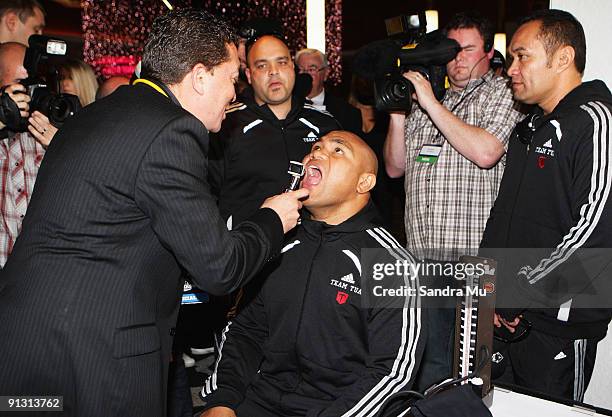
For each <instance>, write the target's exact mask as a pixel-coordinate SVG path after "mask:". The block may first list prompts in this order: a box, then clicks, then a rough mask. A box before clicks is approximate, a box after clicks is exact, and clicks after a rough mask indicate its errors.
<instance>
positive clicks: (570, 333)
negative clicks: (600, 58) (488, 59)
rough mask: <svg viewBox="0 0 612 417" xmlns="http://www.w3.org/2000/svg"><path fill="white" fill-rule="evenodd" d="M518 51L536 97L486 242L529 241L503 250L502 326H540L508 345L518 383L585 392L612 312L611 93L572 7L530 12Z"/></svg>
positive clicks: (519, 92) (561, 392) (520, 93)
mask: <svg viewBox="0 0 612 417" xmlns="http://www.w3.org/2000/svg"><path fill="white" fill-rule="evenodd" d="M509 50H510V53H511V55H512V58H513V63H512V65H511V67H510V68H509V70H508V75H509V76H511V77H512V88H513V91H514V97H515V98H516V99H517V100H519V101H521V102H524V103H527V104H535V105H537V108H536V109H535V110H534V111H533V112H532V114H531V115H530V116H528V117H527V119H526V120H524V121H523V122H521V123H519V125H517V127H516V128H515V130H514V132H513V135H512V137H511V140H510V145H509V149H508V154H507V159H506V170H505V172H504V176H503V179H502V182H501V185H500V191H499V195H498V197H497V200H496V202H495V205H494V207H493V209H492V211H491V217H490V218H489V220H488V223H487V227H486V230H485V233H484V237H483V241H482V246H483V247H485V248H523V249H513V250H511V249H506V250H505V251H498V252H497V253H496V257H498V258H499V259H500V261H501V262H500V268H501V271H500V273H499V275H500V278H501V282H500V286H499V295H498V300H499V302H498V305H499V306H500V307H503V308H502V309H499V310H498V315H497V316H496V325H497V326H498V327H501V328H502V329H504V328H507V329H509V331H510V332H513V333H515V336H513V337H516V336H517V335H518V334H519V333H522V334H524V331H525V326H524V324H525V323H532V325H533V327H532V329H531V331H530V332H529V333H526V334H527V336H526V337H524V338H522V339H521V340H520V341H519V340H517V341H515V342H514V343H511V344H510V345H509V356H510V363H511V365H512V372H511V373H512V376H513V378H514V380H513V382H515V383H517V384H519V385H523V386H526V387H528V388H532V389H535V390H538V391H540V392H545V393H548V394H551V395H555V396H560V397H565V398H570V399H574V400H578V401H581V400H582V399H583V395H584V391H585V390H586V387H587V385H588V382H589V379H590V377H591V374H592V371H593V365H594V362H595V354H596V349H597V343H598V341H599V340H601V339H602V338H603V337H604V336H605V334H606V330H607V327H608V323H609V321H610V317H611V309H610V308H609V306H610V296H611V295H612V291H611V286H612V285H611V281H612V280H611V276H612V267H611V266H610V265H611V264H612V256H611V254H610V252H611V249H610V248H612V199H611V197H610V188H611V187H612V160H611V159H612V148H610V122H611V117H610V113H611V108H612V96H611V95H610V91H609V90H608V88H607V87H606V86H605V84H604V83H603V82H601V81H592V82H585V83H583V82H582V74H583V72H584V67H585V61H586V46H585V36H584V31H583V29H582V26H581V25H580V23H579V22H578V21H577V20H576V19H575V18H574V17H573V16H572V15H571V14H569V13H567V12H562V11H559V10H545V11H541V12H538V13H536V14H534V15H532V16H530V17H528V18H526V19H525V20H524V21H523V24H522V25H521V26H520V27H519V29H518V30H517V32H516V33H515V35H514V37H513V38H512V42H511V45H510V48H509ZM490 253H495V252H490ZM500 303H501V305H500ZM517 326H518V327H517Z"/></svg>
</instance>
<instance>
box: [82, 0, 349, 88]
mask: <svg viewBox="0 0 612 417" xmlns="http://www.w3.org/2000/svg"><path fill="white" fill-rule="evenodd" d="M171 2H172V5H173V6H174V7H176V8H180V7H187V6H191V5H192V4H193V3H192V1H191V0H172V1H171ZM201 4H202V5H203V7H204V8H205V9H206V10H208V11H210V12H211V13H214V14H217V15H221V16H224V17H225V18H226V19H227V20H228V21H229V22H231V23H232V24H233V25H234V26H236V27H238V26H240V25H241V24H242V23H243V22H245V21H247V20H249V19H251V18H254V17H272V18H275V19H277V20H279V21H280V22H282V24H283V26H284V29H285V34H286V35H287V39H288V43H289V48H290V49H291V50H292V51H293V52H295V51H297V50H298V49H301V48H304V47H305V46H306V0H298V1H295V0H232V1H225V2H221V1H214V0H204V1H203V2H201ZM82 6H83V7H82V10H83V12H82V17H83V32H84V33H85V44H84V48H83V50H84V55H85V57H84V58H85V61H86V62H87V63H89V64H90V65H91V66H92V67H93V68H94V69H95V71H96V73H97V74H98V75H100V76H102V77H104V78H108V77H110V76H113V75H124V76H128V77H129V76H130V75H131V74H132V72H133V70H134V65H136V63H137V62H138V60H139V59H140V55H141V54H142V48H143V47H144V44H145V41H146V39H147V36H148V34H149V28H150V27H151V25H152V23H153V20H155V18H156V17H157V16H159V15H161V14H163V13H166V12H167V11H168V9H167V8H166V6H165V5H164V4H163V2H162V1H151V0H105V1H100V0H82ZM325 9H326V30H327V33H326V45H325V47H326V50H327V54H328V59H329V63H330V66H331V73H330V81H331V82H332V83H333V84H338V83H339V82H340V77H341V75H342V67H341V64H342V63H341V50H342V0H327V1H326V6H325Z"/></svg>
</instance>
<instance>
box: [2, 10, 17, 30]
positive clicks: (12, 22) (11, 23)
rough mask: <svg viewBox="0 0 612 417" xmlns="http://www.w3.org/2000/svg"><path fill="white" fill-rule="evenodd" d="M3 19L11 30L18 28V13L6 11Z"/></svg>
mask: <svg viewBox="0 0 612 417" xmlns="http://www.w3.org/2000/svg"><path fill="white" fill-rule="evenodd" d="M2 20H3V21H4V24H5V25H6V27H7V29H8V30H9V31H10V32H14V31H15V29H16V28H17V23H19V16H17V13H15V12H13V11H11V12H8V13H6V14H5V15H4V17H3V18H2Z"/></svg>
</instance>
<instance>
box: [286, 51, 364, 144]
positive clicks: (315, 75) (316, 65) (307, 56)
mask: <svg viewBox="0 0 612 417" xmlns="http://www.w3.org/2000/svg"><path fill="white" fill-rule="evenodd" d="M295 64H296V66H297V67H298V68H299V70H300V72H301V73H307V74H309V75H310V76H311V77H312V88H311V89H310V92H309V93H308V94H307V96H306V97H307V98H308V99H309V100H310V101H312V103H313V104H314V106H315V107H317V108H319V109H320V110H327V111H328V112H329V113H331V115H332V116H334V118H335V119H336V120H338V122H340V125H342V128H343V129H345V130H348V131H350V132H353V133H355V134H356V135H361V133H362V130H361V113H360V112H359V110H357V109H356V108H355V107H353V106H351V105H350V104H349V103H348V102H347V101H346V100H343V99H341V98H339V97H336V96H333V95H331V94H329V93H328V92H326V91H325V81H327V77H328V75H329V64H328V62H327V57H326V56H325V54H324V53H322V52H321V51H319V50H318V49H302V50H300V51H298V53H297V54H295Z"/></svg>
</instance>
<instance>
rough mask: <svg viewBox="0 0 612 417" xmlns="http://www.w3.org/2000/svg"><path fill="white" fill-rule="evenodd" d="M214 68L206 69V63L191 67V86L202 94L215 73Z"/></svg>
mask: <svg viewBox="0 0 612 417" xmlns="http://www.w3.org/2000/svg"><path fill="white" fill-rule="evenodd" d="M213 71H214V69H211V70H210V71H209V70H207V69H206V67H205V66H204V64H201V63H198V64H196V65H195V66H194V67H193V68H192V69H191V73H190V76H191V86H192V87H193V89H194V90H195V91H196V92H197V93H198V94H200V95H203V94H204V92H205V91H206V85H207V84H208V82H209V78H211V77H212V76H213V75H214V73H213Z"/></svg>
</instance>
